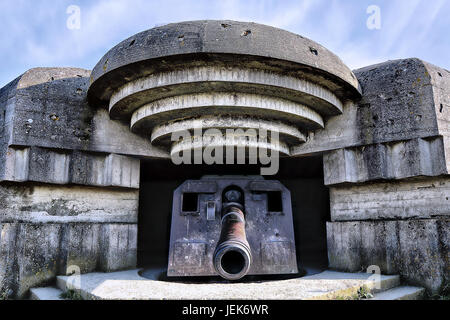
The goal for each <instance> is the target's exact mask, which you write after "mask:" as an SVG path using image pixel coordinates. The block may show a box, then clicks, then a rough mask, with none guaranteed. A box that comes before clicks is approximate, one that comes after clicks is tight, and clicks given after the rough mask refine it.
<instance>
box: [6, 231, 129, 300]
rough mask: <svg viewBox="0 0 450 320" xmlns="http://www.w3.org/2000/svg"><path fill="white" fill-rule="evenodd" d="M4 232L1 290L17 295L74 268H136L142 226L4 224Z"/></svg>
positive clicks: (82, 271)
mask: <svg viewBox="0 0 450 320" xmlns="http://www.w3.org/2000/svg"><path fill="white" fill-rule="evenodd" d="M0 231H1V238H0V244H1V246H0V292H5V293H7V294H8V296H10V297H12V298H23V297H26V294H27V293H28V290H29V289H30V288H32V287H36V286H41V285H44V284H45V283H47V282H51V281H52V280H54V279H55V277H56V276H57V275H65V274H66V272H67V271H70V270H72V271H73V270H79V271H80V272H81V273H87V272H93V271H104V272H108V271H115V270H121V269H129V268H135V267H136V246H135V244H136V243H137V241H136V238H137V225H136V224H79V223H69V224H54V223H50V224H30V223H0ZM68 268H70V269H68Z"/></svg>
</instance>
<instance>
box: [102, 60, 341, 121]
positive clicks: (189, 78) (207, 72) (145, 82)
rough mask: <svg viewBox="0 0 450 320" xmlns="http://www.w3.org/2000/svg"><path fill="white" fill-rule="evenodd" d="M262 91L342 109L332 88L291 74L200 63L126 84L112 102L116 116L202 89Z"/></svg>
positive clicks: (332, 111) (329, 111) (326, 110)
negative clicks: (200, 64) (199, 65)
mask: <svg viewBox="0 0 450 320" xmlns="http://www.w3.org/2000/svg"><path fill="white" fill-rule="evenodd" d="M214 91H216V92H217V91H219V92H220V91H233V92H243V93H246V92H247V93H249V92H252V93H260V94H263V95H268V96H275V97H278V98H289V100H292V101H295V102H299V103H302V104H307V105H308V106H309V107H310V108H312V109H314V110H316V111H318V112H320V113H321V114H324V115H337V114H340V113H342V108H343V106H342V102H341V101H340V100H339V98H338V97H337V96H336V95H335V94H334V93H333V92H331V91H330V90H328V89H326V88H324V87H322V86H320V85H317V84H315V83H312V82H310V81H307V80H305V79H300V78H296V77H292V76H286V75H282V74H277V73H274V72H268V71H265V70H257V69H240V68H223V67H214V66H208V67H198V68H189V69H184V70H175V71H171V72H164V73H158V74H153V75H150V76H148V77H144V78H140V79H137V80H134V81H131V82H129V83H127V84H125V85H123V86H122V87H121V88H120V89H119V90H117V91H116V92H114V94H113V95H112V96H111V100H110V103H109V111H110V114H111V116H112V117H113V118H122V117H124V116H126V115H128V114H130V113H131V112H133V111H135V110H136V109H137V108H138V107H140V106H142V105H143V104H146V103H151V102H153V101H156V100H159V99H163V98H167V97H170V96H178V95H186V94H193V93H201V92H204V93H206V92H214Z"/></svg>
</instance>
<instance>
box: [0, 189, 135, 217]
mask: <svg viewBox="0 0 450 320" xmlns="http://www.w3.org/2000/svg"><path fill="white" fill-rule="evenodd" d="M0 199H1V201H0V223H2V222H4V223H9V222H29V223H133V224H134V223H137V216H138V205H139V203H138V199H139V190H128V189H107V188H94V187H85V186H56V185H40V184H18V183H1V184H0Z"/></svg>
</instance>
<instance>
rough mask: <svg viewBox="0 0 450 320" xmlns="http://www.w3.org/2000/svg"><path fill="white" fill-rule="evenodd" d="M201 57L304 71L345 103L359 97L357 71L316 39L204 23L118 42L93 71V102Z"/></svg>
mask: <svg viewBox="0 0 450 320" xmlns="http://www.w3.org/2000/svg"><path fill="white" fill-rule="evenodd" d="M236 55H237V57H236ZM200 57H201V58H202V59H204V60H205V59H206V60H209V61H210V62H213V61H214V62H217V63H220V62H221V61H222V62H223V61H227V60H230V61H229V62H231V63H234V64H237V65H239V64H253V65H254V66H256V65H258V66H259V67H261V68H262V67H265V68H267V69H269V70H277V71H282V72H287V73H290V74H295V73H298V72H301V73H302V77H304V78H307V79H308V80H311V78H313V79H315V80H316V81H314V82H318V83H319V84H321V85H323V86H325V87H327V88H329V89H331V90H332V91H333V92H334V93H335V94H336V95H337V96H338V97H339V98H341V99H345V98H348V97H349V98H352V97H355V96H356V97H358V96H359V94H360V89H359V84H358V80H357V79H356V77H355V76H354V74H353V72H352V71H351V70H350V69H349V68H348V67H347V66H346V65H345V64H344V63H343V62H342V61H341V60H340V59H339V58H338V57H337V56H336V55H335V54H333V53H332V52H330V51H329V50H327V49H326V48H324V47H323V46H322V45H320V44H318V43H316V42H314V41H311V40H309V39H307V38H304V37H302V36H300V35H297V34H294V33H291V32H288V31H285V30H281V29H278V28H274V27H270V26H267V25H262V24H258V23H250V22H237V21H228V20H226V21H217V20H203V21H188V22H180V23H173V24H168V25H164V26H161V27H157V28H153V29H150V30H147V31H144V32H141V33H138V34H136V35H134V36H132V37H130V38H128V39H127V40H124V41H122V42H121V43H119V44H118V45H117V46H115V47H114V48H112V49H111V50H110V51H109V52H108V53H107V54H106V55H105V56H104V57H103V58H102V59H101V60H100V61H99V62H98V64H97V65H96V66H95V68H94V69H93V71H92V75H91V86H90V89H89V100H90V101H91V102H100V101H103V102H107V101H108V100H109V98H110V97H111V95H112V93H113V92H114V91H115V90H116V89H118V88H119V87H121V86H122V85H123V84H125V83H126V82H128V81H131V80H134V79H137V78H140V77H144V76H147V75H149V74H152V73H154V72H158V71H166V70H170V69H173V68H176V67H177V65H178V64H180V63H181V64H183V63H184V64H187V63H193V60H194V61H195V60H197V58H200Z"/></svg>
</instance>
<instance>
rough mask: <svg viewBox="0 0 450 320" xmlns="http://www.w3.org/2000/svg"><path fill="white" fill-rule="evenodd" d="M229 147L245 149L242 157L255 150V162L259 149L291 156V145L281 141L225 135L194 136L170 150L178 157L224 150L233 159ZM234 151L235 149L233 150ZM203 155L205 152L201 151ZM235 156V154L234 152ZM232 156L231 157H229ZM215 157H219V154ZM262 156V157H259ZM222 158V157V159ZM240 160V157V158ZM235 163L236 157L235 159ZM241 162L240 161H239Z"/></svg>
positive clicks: (226, 155)
mask: <svg viewBox="0 0 450 320" xmlns="http://www.w3.org/2000/svg"><path fill="white" fill-rule="evenodd" d="M227 148H233V150H234V148H238V150H239V149H241V150H245V153H243V156H242V159H241V160H244V159H245V158H247V155H248V157H251V156H252V151H253V152H255V153H254V154H253V155H254V159H253V160H255V163H254V164H256V162H257V156H259V155H260V154H259V153H257V152H258V150H266V151H269V150H270V152H271V155H272V156H273V155H274V153H277V154H278V155H279V156H290V155H291V153H290V149H289V146H288V145H286V144H285V143H283V142H281V141H276V142H271V141H258V139H256V138H255V139H249V140H243V139H226V138H225V137H222V138H217V137H209V138H208V137H206V138H205V137H203V138H202V139H201V138H199V137H193V138H192V139H191V140H182V141H180V142H175V143H174V144H173V145H172V149H171V151H170V156H171V157H172V158H174V157H177V156H178V155H180V154H186V153H187V152H190V151H194V152H196V151H197V152H203V151H205V150H206V151H207V150H222V151H223V156H224V157H223V158H224V159H231V157H230V155H229V154H227V152H228V150H227ZM233 153H234V151H233ZM201 154H202V155H203V153H201ZM236 155H237V156H238V157H240V155H239V153H238V152H236ZM233 156H235V154H233ZM228 157H230V158H228ZM214 158H219V157H218V156H217V155H216V156H215V157H214ZM259 158H261V157H259ZM220 160H221V159H220ZM238 160H239V159H238ZM233 163H234V159H233ZM238 164H239V161H238Z"/></svg>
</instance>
